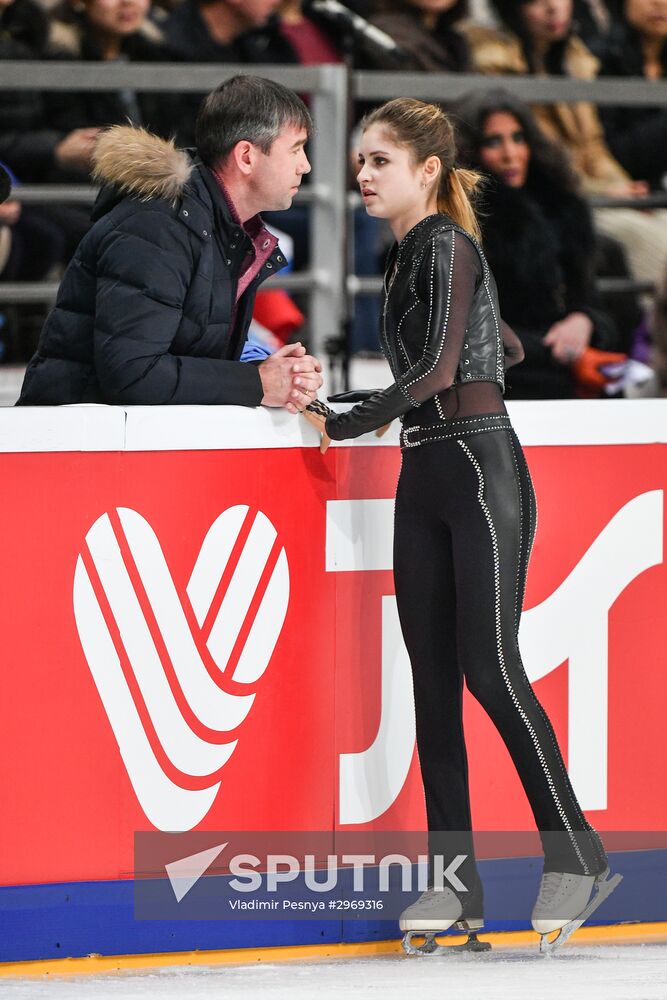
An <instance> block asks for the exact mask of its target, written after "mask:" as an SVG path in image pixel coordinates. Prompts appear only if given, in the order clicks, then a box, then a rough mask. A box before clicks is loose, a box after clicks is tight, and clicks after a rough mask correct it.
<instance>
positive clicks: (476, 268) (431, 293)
mask: <svg viewBox="0 0 667 1000" xmlns="http://www.w3.org/2000/svg"><path fill="white" fill-rule="evenodd" d="M481 275H482V265H481V262H480V259H479V254H478V253H477V251H476V250H475V247H474V246H473V244H472V243H471V242H470V240H468V239H466V237H465V236H462V235H460V234H458V233H455V232H454V231H453V230H450V231H447V232H445V233H441V234H439V235H438V236H436V237H435V238H434V239H433V241H432V242H431V244H430V246H429V248H428V249H427V251H426V253H425V254H424V259H423V261H422V263H421V266H420V269H419V274H418V276H417V282H418V289H419V294H420V297H421V298H422V300H423V301H424V302H426V303H427V305H428V307H429V316H428V327H427V331H426V342H425V346H424V350H423V353H422V356H421V358H420V359H419V361H418V362H417V363H416V364H414V365H413V366H412V368H410V369H409V370H408V371H407V372H406V373H405V375H402V376H401V378H400V379H398V381H397V382H395V383H394V385H392V386H390V387H389V388H388V389H385V390H383V391H382V392H377V393H374V394H373V396H371V398H370V399H368V400H366V401H365V402H363V403H360V404H359V405H358V406H355V407H354V408H353V409H352V410H349V411H348V412H347V413H339V414H336V415H335V416H331V417H328V418H327V423H326V427H327V433H328V434H329V436H330V437H331V438H333V439H334V440H338V441H341V440H344V439H345V438H351V437H358V436H359V435H360V434H364V433H366V432H367V431H372V430H376V429H377V428H378V427H381V426H382V425H383V424H387V423H390V422H391V421H392V420H393V419H394V418H395V417H400V416H401V415H402V414H404V413H407V412H408V410H412V409H414V408H415V407H417V406H421V404H422V403H424V402H425V401H426V400H427V399H431V398H432V397H433V396H435V394H436V393H437V392H442V391H443V390H444V389H448V388H449V386H450V385H451V384H452V383H453V381H454V377H455V375H456V369H457V367H458V363H459V359H460V357H461V347H462V345H463V337H464V334H465V331H466V324H467V321H468V313H469V312H470V305H471V302H472V297H473V295H474V293H475V289H476V287H477V283H478V281H479V280H480V278H481Z"/></svg>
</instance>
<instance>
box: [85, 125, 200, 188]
mask: <svg viewBox="0 0 667 1000" xmlns="http://www.w3.org/2000/svg"><path fill="white" fill-rule="evenodd" d="M93 167H94V169H93V179H94V180H95V181H97V182H98V183H100V184H109V185H112V186H113V187H115V188H116V189H117V190H118V191H120V192H122V193H123V194H130V195H134V196H135V197H138V198H140V199H141V200H142V201H148V200H149V199H151V198H164V199H165V200H166V201H169V202H172V203H174V202H176V200H177V199H178V198H180V197H181V196H182V194H183V190H184V188H185V185H186V184H187V183H188V181H189V180H190V177H191V174H192V171H193V168H194V164H193V162H192V160H191V159H190V157H189V155H188V154H187V152H186V151H185V150H184V149H178V148H177V146H176V144H175V142H174V140H173V139H170V140H166V139H161V138H160V137H159V136H157V135H153V133H152V132H148V131H147V129H144V128H138V127H136V126H133V125H114V126H112V128H109V129H107V130H106V131H105V132H103V133H102V135H101V136H100V138H99V140H98V142H97V145H96V147H95V154H94V156H93Z"/></svg>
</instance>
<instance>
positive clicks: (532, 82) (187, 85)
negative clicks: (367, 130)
mask: <svg viewBox="0 0 667 1000" xmlns="http://www.w3.org/2000/svg"><path fill="white" fill-rule="evenodd" d="M248 70H249V67H248V66H247V65H218V64H192V63H175V64H169V63H158V64H156V63H150V64H142V63H131V64H127V63H125V64H122V65H118V64H114V63H105V64H101V63H83V62H82V63H76V62H74V63H72V62H62V63H59V62H54V61H47V62H28V61H26V62H12V61H4V62H3V61H0V88H2V89H3V90H17V91H20V90H35V89H39V90H53V91H70V92H71V91H82V90H88V91H109V90H116V89H127V88H128V87H129V88H132V89H134V90H138V91H151V92H154V93H165V94H167V93H171V92H178V93H184V92H188V93H205V92H207V91H209V90H212V89H213V88H214V87H216V86H217V85H218V84H219V83H221V82H222V80H225V79H228V78H229V77H231V76H234V75H236V74H237V73H244V72H248ZM251 71H252V72H253V73H261V74H262V75H263V76H266V77H268V78H270V79H272V80H276V81H278V82H279V83H282V84H284V85H285V86H287V87H290V88H292V89H294V90H296V91H298V92H299V93H307V94H309V95H310V104H311V109H312V112H313V117H314V119H315V123H316V131H315V134H314V136H313V139H312V144H311V159H312V163H313V179H314V183H312V184H310V185H309V186H308V189H305V190H304V191H303V192H300V194H299V196H298V200H297V204H309V205H310V208H311V210H310V213H309V215H310V261H309V266H308V268H307V270H305V271H299V272H298V273H295V274H287V275H278V276H276V277H275V278H273V279H271V282H272V284H273V287H276V288H278V287H280V288H285V289H288V290H290V291H299V292H307V293H308V296H309V316H310V328H311V339H312V348H313V350H315V351H319V350H321V349H322V347H323V345H324V344H325V343H326V341H327V340H328V339H329V338H330V337H336V336H338V335H339V333H340V330H341V326H342V323H343V320H344V318H345V308H346V307H345V303H346V297H347V296H355V295H364V294H373V293H375V292H376V291H377V290H379V288H380V282H379V280H378V279H376V278H360V277H358V276H357V275H355V274H353V273H350V271H351V269H350V268H349V267H348V266H347V265H346V254H345V247H344V242H345V234H346V228H347V227H346V214H345V213H346V212H350V211H353V206H354V199H351V200H349V199H348V195H347V177H348V167H347V154H348V135H347V132H346V129H347V108H348V105H349V101H350V100H351V99H352V98H353V99H356V100H363V101H381V100H386V99H389V98H392V97H400V96H410V97H418V98H424V99H430V100H438V101H445V102H446V101H452V100H455V99H456V98H459V97H461V96H463V95H464V94H466V93H469V92H470V91H471V90H476V89H489V88H498V87H502V88H503V89H505V90H507V91H509V92H511V93H512V94H514V95H515V96H517V97H520V98H523V99H524V100H526V101H531V102H541V103H545V104H551V103H555V102H559V101H582V100H586V101H593V102H594V103H596V104H599V105H640V106H641V105H643V106H654V105H660V104H667V81H656V82H652V81H646V80H642V79H636V80H634V79H615V78H605V79H604V80H590V81H588V80H572V79H563V78H561V77H550V78H545V77H521V76H512V77H489V76H481V75H479V74H449V73H436V74H425V73H424V74H422V73H398V72H391V73H385V72H355V73H348V71H347V70H346V69H345V68H344V67H342V66H332V65H326V66H325V65H323V66H309V67H304V66H253V67H252V70H251ZM14 196H15V197H17V198H19V199H20V200H22V201H23V202H24V203H26V204H36V203H39V202H42V203H44V202H49V201H50V202H59V203H75V202H76V203H81V204H86V203H90V202H92V200H93V199H94V196H95V189H94V188H92V187H88V186H86V185H72V186H64V185H25V186H23V187H17V188H16V189H15V191H14ZM598 201H600V199H598ZM596 203H597V202H596ZM604 204H605V205H619V206H620V205H627V204H630V205H632V207H637V206H638V205H639V202H628V201H627V199H624V200H614V199H604ZM655 204H665V199H663V198H661V196H657V198H655V197H654V198H652V199H651V201H650V206H653V205H655ZM646 207H649V203H648V202H647V203H646ZM349 231H350V232H352V231H353V228H352V227H351V226H350V227H349ZM601 284H603V283H601ZM604 284H606V285H607V286H608V287H607V289H606V290H608V291H613V290H627V289H628V288H629V287H631V288H634V289H635V290H639V291H646V290H648V288H650V286H647V285H645V284H642V285H641V286H640V285H639V284H638V283H633V282H628V281H623V280H622V279H620V280H619V279H607V280H606V282H605V283H604ZM612 285H613V288H612ZM57 289H58V285H57V283H55V282H30V283H29V282H20V283H3V284H0V301H1V302H3V303H10V302H11V303H26V302H49V301H52V300H53V299H54V298H55V296H56V293H57Z"/></svg>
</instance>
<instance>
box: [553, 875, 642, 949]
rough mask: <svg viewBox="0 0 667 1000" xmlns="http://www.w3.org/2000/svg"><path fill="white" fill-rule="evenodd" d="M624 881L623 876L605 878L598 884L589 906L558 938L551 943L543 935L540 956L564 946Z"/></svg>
mask: <svg viewBox="0 0 667 1000" xmlns="http://www.w3.org/2000/svg"><path fill="white" fill-rule="evenodd" d="M622 881H623V876H622V875H614V876H613V877H612V878H605V879H603V880H602V881H601V882H596V883H595V889H596V892H595V895H594V896H593V898H592V899H590V900H589V902H588V906H587V907H586V908H585V909H584V910H582V912H581V913H580V914H579V916H578V917H577V918H576V920H570V921H569V922H568V923H567V924H565V925H564V926H563V927H561V928H560V930H559V931H558V933H557V935H556V937H555V938H553V940H551V941H550V940H549V938H548V937H547V935H546V934H543V935H542V937H541V938H540V954H542V955H552V954H553V953H554V952H555V951H556V950H557V949H558V948H560V947H561V946H562V945H564V944H565V942H566V941H567V940H568V938H570V937H572V935H573V934H574V932H575V931H578V930H579V928H580V927H581V925H582V924H583V923H584V922H585V921H586V920H588V918H589V917H590V915H591V913H594V911H595V910H597V908H598V906H600V905H601V904H602V903H604V901H605V899H606V898H607V896H609V895H611V893H612V892H613V891H614V889H616V887H617V886H618V885H619V884H620V883H621V882H622Z"/></svg>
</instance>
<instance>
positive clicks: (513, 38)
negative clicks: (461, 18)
mask: <svg viewBox="0 0 667 1000" xmlns="http://www.w3.org/2000/svg"><path fill="white" fill-rule="evenodd" d="M494 7H495V9H496V11H497V13H498V16H499V18H500V19H501V21H502V23H503V25H504V29H503V30H502V31H493V30H492V29H489V28H483V27H477V26H468V27H467V28H466V33H467V36H468V40H469V42H470V44H471V47H472V56H473V61H474V64H475V68H476V69H477V70H478V71H480V72H482V73H492V74H507V73H509V74H511V73H518V74H526V73H527V74H530V73H534V74H535V75H538V76H542V75H545V74H552V75H555V76H570V77H576V78H578V79H582V80H590V79H593V78H594V77H595V76H596V74H597V71H598V68H599V63H598V60H597V59H596V58H595V57H594V56H593V55H592V53H591V52H589V50H588V49H587V48H586V46H585V45H584V43H583V42H582V41H581V39H580V38H579V37H578V36H577V34H576V33H575V30H574V23H573V0H494ZM533 111H534V113H535V116H536V118H537V121H538V123H539V125H540V127H541V128H542V130H543V131H544V132H545V133H546V134H547V135H548V136H549V137H550V138H551V139H553V140H554V141H555V142H557V143H559V144H561V145H562V146H563V147H564V148H565V149H566V150H567V152H568V153H569V155H570V157H571V159H572V162H573V165H574V167H575V169H576V171H577V172H578V174H579V176H580V178H581V181H582V184H583V188H584V190H585V191H587V192H596V193H598V194H607V195H610V196H617V197H625V198H627V197H630V198H640V197H641V196H642V195H644V194H646V192H647V190H648V185H647V184H646V182H645V181H644V180H633V179H632V178H631V177H630V176H629V175H628V174H627V173H626V171H625V170H624V169H623V167H622V166H621V164H620V163H619V162H618V161H617V160H616V159H615V158H614V157H613V155H612V153H611V152H610V150H609V149H608V147H607V145H606V143H605V139H604V132H603V129H602V124H601V122H600V118H599V116H598V113H597V109H596V108H595V106H594V105H593V104H591V103H590V102H588V101H577V102H576V103H573V104H565V103H563V102H556V103H554V104H548V105H539V106H534V107H533ZM665 218H667V217H665V216H664V215H663V213H660V212H656V213H654V214H647V213H646V212H640V211H635V210H633V209H617V208H609V209H599V210H598V211H597V212H596V214H595V220H596V225H597V227H598V228H599V229H601V230H602V231H603V232H605V233H607V234H609V235H610V236H613V237H615V238H616V239H618V240H619V241H620V242H621V243H622V244H623V246H624V248H625V250H626V253H627V255H628V260H629V263H630V267H631V269H632V272H633V274H634V276H635V277H636V278H637V279H639V280H642V281H651V282H656V281H659V280H660V279H661V277H662V272H663V269H664V266H665V262H667V225H666V224H665Z"/></svg>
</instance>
